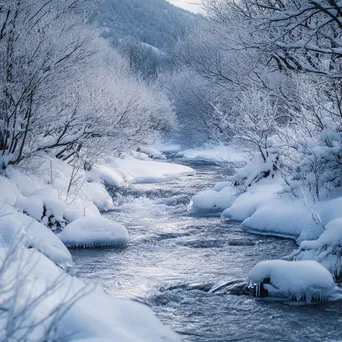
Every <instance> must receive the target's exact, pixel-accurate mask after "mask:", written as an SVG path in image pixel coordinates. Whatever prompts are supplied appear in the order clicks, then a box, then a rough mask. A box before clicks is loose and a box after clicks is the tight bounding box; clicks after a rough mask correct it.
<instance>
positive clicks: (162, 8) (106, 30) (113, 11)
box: [93, 0, 198, 50]
mask: <svg viewBox="0 0 342 342" xmlns="http://www.w3.org/2000/svg"><path fill="white" fill-rule="evenodd" d="M197 18H198V16H196V15H194V14H192V13H190V12H187V11H185V10H183V9H181V8H178V7H176V6H174V5H172V4H170V3H169V2H167V1H166V0H144V1H141V0H130V1H127V0H104V1H103V2H102V5H101V6H100V7H99V8H98V9H97V10H96V11H95V13H94V16H93V21H94V22H95V23H96V24H97V25H98V26H99V27H101V28H103V36H104V37H105V38H106V39H108V40H110V41H111V43H112V44H114V45H118V44H119V43H120V42H122V41H123V40H128V39H131V40H134V41H138V42H143V43H146V44H149V45H152V46H154V47H157V48H159V49H162V50H164V49H168V48H169V47H170V46H172V45H173V43H174V42H176V41H177V40H178V39H179V38H182V37H183V36H184V34H185V32H186V29H187V28H188V27H189V26H191V25H193V24H194V23H195V21H196V20H197Z"/></svg>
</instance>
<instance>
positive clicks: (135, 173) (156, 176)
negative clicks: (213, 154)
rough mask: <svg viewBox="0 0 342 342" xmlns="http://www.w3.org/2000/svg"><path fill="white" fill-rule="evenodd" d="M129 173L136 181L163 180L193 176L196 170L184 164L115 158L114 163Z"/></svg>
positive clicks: (151, 181)
mask: <svg viewBox="0 0 342 342" xmlns="http://www.w3.org/2000/svg"><path fill="white" fill-rule="evenodd" d="M110 166H114V167H117V168H119V169H121V170H123V171H124V172H126V173H127V174H129V175H130V176H131V177H132V179H133V182H134V183H155V182H162V181H165V180H167V179H169V178H176V177H181V176H192V175H194V174H195V171H194V170H193V169H192V168H190V167H188V166H184V165H179V164H172V163H164V162H156V161H150V160H138V159H115V160H114V163H113V165H112V164H110Z"/></svg>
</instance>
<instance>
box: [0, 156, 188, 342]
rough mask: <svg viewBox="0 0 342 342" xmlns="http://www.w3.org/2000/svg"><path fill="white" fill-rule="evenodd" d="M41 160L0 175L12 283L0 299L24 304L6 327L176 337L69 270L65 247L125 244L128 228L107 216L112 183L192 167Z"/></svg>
mask: <svg viewBox="0 0 342 342" xmlns="http://www.w3.org/2000/svg"><path fill="white" fill-rule="evenodd" d="M35 162H36V163H35V166H33V165H34V164H33V163H32V162H31V163H30V168H24V167H23V168H20V169H18V168H16V169H15V168H11V167H8V168H7V169H6V170H5V171H4V173H3V174H2V175H0V189H1V191H0V203H1V212H0V244H1V248H0V256H1V264H2V265H3V266H2V268H1V269H0V281H1V284H2V285H3V286H5V285H6V286H8V287H9V290H8V292H6V296H1V299H0V303H1V304H3V305H6V301H7V300H8V298H13V300H16V301H17V302H18V305H17V306H15V307H11V310H12V311H13V314H14V316H15V315H17V316H15V317H17V318H16V319H17V321H15V320H14V318H11V319H12V321H11V322H10V323H9V322H8V321H7V320H8V317H9V316H8V317H7V315H4V316H3V317H2V319H0V326H5V325H6V324H13V329H15V325H16V324H18V325H19V324H21V323H23V322H24V324H22V326H25V328H18V329H17V331H13V336H14V337H15V338H17V339H19V340H20V339H23V338H33V339H34V340H39V339H40V338H43V337H44V338H46V336H48V335H47V334H48V333H51V334H55V335H54V336H55V337H56V338H63V337H64V336H72V337H70V338H68V340H69V341H76V340H78V339H88V338H104V339H109V340H110V341H112V340H113V339H115V340H116V341H120V342H124V341H125V342H126V341H127V342H128V341H129V342H131V341H178V337H177V336H176V335H175V334H174V333H173V332H171V331H170V330H169V329H167V328H166V327H164V326H163V325H162V324H161V323H160V322H159V321H158V320H157V319H156V317H155V316H154V314H153V313H152V312H151V311H150V310H149V309H148V308H147V307H145V306H143V305H141V304H138V303H135V302H131V301H127V300H119V299H116V298H113V297H110V296H108V295H106V294H105V293H104V292H103V291H102V290H101V288H100V287H96V288H89V287H87V286H85V284H84V283H83V282H82V281H80V280H78V279H77V278H75V277H73V276H72V275H69V274H68V270H69V268H70V265H72V257H71V254H70V253H69V251H68V249H67V248H66V247H65V245H67V246H70V247H76V246H81V247H101V246H113V247H120V248H121V247H124V246H126V245H127V244H128V241H129V236H128V232H127V230H126V228H125V226H124V225H122V224H120V223H116V222H113V221H111V220H109V219H106V218H103V217H102V216H101V212H102V211H106V210H110V209H111V208H112V207H113V200H112V198H111V196H110V195H109V193H108V192H107V190H106V187H116V186H126V187H127V186H129V185H130V184H131V183H135V182H157V181H158V182H159V181H163V180H165V179H169V178H172V177H179V176H183V175H193V174H194V171H193V170H192V169H191V168H189V167H186V166H181V165H174V164H166V163H163V162H156V161H152V160H139V159H136V158H130V159H125V160H124V159H122V160H121V159H112V160H111V161H110V163H108V164H104V165H98V166H94V167H93V168H92V169H91V170H90V171H85V170H84V169H83V168H77V167H75V166H72V165H69V164H67V163H64V162H62V161H60V160H56V159H53V158H49V157H47V156H45V158H44V159H37V160H36V161H35ZM55 233H57V235H55ZM62 241H63V242H62ZM64 244H65V245H64ZM27 248H29V249H27ZM22 267H25V268H24V269H25V272H21V269H22ZM71 270H72V269H71ZM23 284H25V285H23ZM3 286H2V288H3ZM18 289H20V291H19V292H17V290H18ZM25 310H26V311H27V312H28V313H27V314H20V311H23V312H25ZM19 321H20V322H21V323H19ZM44 321H46V324H45V323H44V324H43V323H39V322H44ZM95 321H96V323H95ZM5 330H6V329H5ZM5 330H4V331H5ZM6 333H7V334H9V332H7V331H6ZM8 336H10V335H8ZM51 336H52V335H51ZM109 340H108V341H109Z"/></svg>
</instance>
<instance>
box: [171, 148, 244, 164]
mask: <svg viewBox="0 0 342 342" xmlns="http://www.w3.org/2000/svg"><path fill="white" fill-rule="evenodd" d="M177 157H179V158H184V159H187V160H200V161H207V162H218V163H219V162H223V163H244V162H245V161H246V154H245V153H243V152H238V151H237V149H236V148H235V147H232V146H223V145H219V146H214V147H208V148H206V149H188V150H185V151H181V152H178V153H177Z"/></svg>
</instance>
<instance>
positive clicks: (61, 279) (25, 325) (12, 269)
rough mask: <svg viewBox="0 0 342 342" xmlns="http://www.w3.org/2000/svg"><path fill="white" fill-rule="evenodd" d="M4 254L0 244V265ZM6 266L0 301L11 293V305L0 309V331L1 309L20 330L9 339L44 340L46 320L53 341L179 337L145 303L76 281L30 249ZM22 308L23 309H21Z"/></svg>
mask: <svg viewBox="0 0 342 342" xmlns="http://www.w3.org/2000/svg"><path fill="white" fill-rule="evenodd" d="M7 253H8V249H6V248H0V264H2V263H3V261H4V260H5V258H6V255H7ZM19 256H20V257H19ZM6 265H7V268H6V269H5V271H3V273H2V274H1V276H2V277H3V278H2V279H7V282H6V284H9V282H10V283H11V288H10V289H9V290H8V291H7V292H6V296H2V297H1V298H0V305H2V306H3V305H5V303H8V298H9V296H11V297H13V299H14V298H15V299H14V300H15V303H16V305H15V308H14V312H11V311H4V313H3V315H2V319H1V320H0V331H1V332H3V331H5V330H6V328H5V324H6V322H7V316H6V315H7V314H13V315H14V314H16V315H19V316H18V317H19V319H22V320H23V321H22V322H20V323H21V325H20V326H21V329H17V330H16V331H14V336H13V340H15V341H24V340H25V341H43V340H46V336H47V335H46V330H48V329H49V323H51V319H55V322H56V326H55V329H54V337H55V339H56V340H63V341H64V340H67V341H79V340H86V341H92V340H93V341H92V342H100V341H101V342H104V341H108V342H109V341H116V342H176V341H179V338H178V337H177V335H176V334H175V333H173V332H172V331H171V330H170V329H168V328H167V327H164V326H163V325H162V324H161V323H160V321H159V320H158V319H157V318H156V316H155V315H154V314H153V312H152V311H151V310H150V309H149V308H148V307H147V306H145V305H142V304H139V303H137V302H133V301H130V300H124V299H117V298H114V297H112V296H110V295H107V294H106V293H105V292H104V291H103V290H102V289H101V288H100V287H95V286H91V285H89V286H87V287H86V286H85V284H84V283H83V282H82V281H81V280H79V279H77V278H76V277H71V276H70V275H67V274H66V273H64V272H63V271H62V270H61V269H60V268H58V267H56V265H55V264H53V263H52V262H51V261H50V260H49V259H47V258H46V257H44V256H43V255H42V254H40V253H39V252H37V251H35V250H33V249H26V248H24V249H23V250H22V251H21V253H20V255H18V257H17V258H12V261H11V262H10V263H7V264H6ZM23 265H24V266H25V269H24V270H30V272H27V271H23ZM20 270H21V272H19V271H20ZM18 273H19V274H18ZM18 286H20V287H19V291H18ZM49 288H50V289H51V288H52V289H53V291H51V290H48V289H49ZM10 291H12V293H10ZM6 301H7V302H6ZM24 309H26V310H27V311H22V310H24ZM21 312H23V313H22V315H21V316H20V313H21ZM61 313H64V314H61ZM46 317H48V318H47V319H46ZM10 318H11V319H13V317H10ZM0 335H1V333H0Z"/></svg>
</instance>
